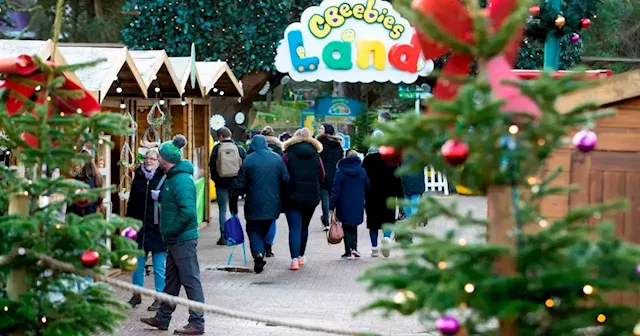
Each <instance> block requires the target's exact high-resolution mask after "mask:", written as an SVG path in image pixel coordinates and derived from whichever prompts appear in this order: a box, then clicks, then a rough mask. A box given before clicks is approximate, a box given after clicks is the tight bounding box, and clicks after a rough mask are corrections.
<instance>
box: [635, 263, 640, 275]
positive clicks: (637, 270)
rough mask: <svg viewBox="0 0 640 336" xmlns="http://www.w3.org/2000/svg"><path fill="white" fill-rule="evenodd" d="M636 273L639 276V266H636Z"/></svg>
mask: <svg viewBox="0 0 640 336" xmlns="http://www.w3.org/2000/svg"><path fill="white" fill-rule="evenodd" d="M636 272H637V273H638V274H640V265H638V266H637V267H636Z"/></svg>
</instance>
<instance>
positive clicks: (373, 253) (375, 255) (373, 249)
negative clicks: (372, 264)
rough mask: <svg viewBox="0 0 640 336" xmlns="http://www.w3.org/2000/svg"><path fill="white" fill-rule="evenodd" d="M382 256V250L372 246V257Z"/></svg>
mask: <svg viewBox="0 0 640 336" xmlns="http://www.w3.org/2000/svg"><path fill="white" fill-rule="evenodd" d="M379 256H380V250H378V247H377V246H376V247H372V248H371V257H372V258H377V257H379Z"/></svg>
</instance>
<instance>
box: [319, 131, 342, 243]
mask: <svg viewBox="0 0 640 336" xmlns="http://www.w3.org/2000/svg"><path fill="white" fill-rule="evenodd" d="M316 139H317V140H318V141H320V143H321V144H322V147H323V150H322V152H321V153H320V158H321V159H322V165H323V166H324V169H325V173H326V174H327V176H326V177H325V179H324V182H323V183H322V184H321V185H320V201H321V203H322V217H321V220H322V226H323V229H324V230H325V231H329V201H330V200H331V192H332V190H333V188H332V187H333V178H334V176H335V175H336V171H337V169H338V161H340V160H341V159H342V157H343V156H344V154H343V153H344V151H343V149H342V138H341V137H339V136H337V135H336V130H335V128H334V127H333V126H332V125H331V124H327V123H324V124H322V125H321V126H320V128H319V129H318V135H317V136H316Z"/></svg>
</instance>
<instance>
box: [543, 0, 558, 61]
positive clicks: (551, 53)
mask: <svg viewBox="0 0 640 336" xmlns="http://www.w3.org/2000/svg"><path fill="white" fill-rule="evenodd" d="M546 1H547V3H548V4H550V5H551V8H552V9H553V10H555V11H557V12H560V10H561V6H562V4H561V1H560V0H546ZM559 68H560V38H559V37H558V36H556V34H555V33H554V32H553V31H552V32H549V34H547V39H546V40H545V42H544V69H545V70H548V69H550V70H554V71H557V70H558V69H559Z"/></svg>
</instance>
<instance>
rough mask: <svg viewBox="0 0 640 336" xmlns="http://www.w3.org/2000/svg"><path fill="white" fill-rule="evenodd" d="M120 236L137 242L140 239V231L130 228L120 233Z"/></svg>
mask: <svg viewBox="0 0 640 336" xmlns="http://www.w3.org/2000/svg"><path fill="white" fill-rule="evenodd" d="M120 235H122V236H123V237H125V238H129V239H131V240H136V238H137V237H138V231H136V229H134V228H130V227H128V228H126V229H124V230H122V232H120Z"/></svg>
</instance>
